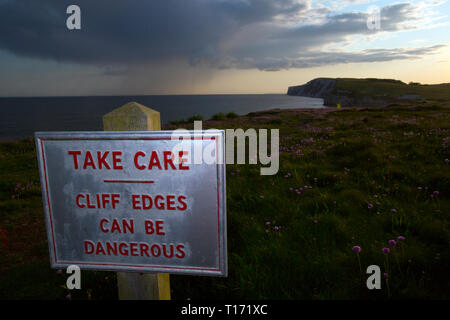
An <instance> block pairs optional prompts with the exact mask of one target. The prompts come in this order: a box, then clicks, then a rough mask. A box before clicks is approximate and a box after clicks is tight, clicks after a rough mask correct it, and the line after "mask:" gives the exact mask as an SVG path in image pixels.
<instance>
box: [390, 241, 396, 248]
mask: <svg viewBox="0 0 450 320" xmlns="http://www.w3.org/2000/svg"><path fill="white" fill-rule="evenodd" d="M396 244H397V242H395V240H389V245H390V246H391V247H395V245H396Z"/></svg>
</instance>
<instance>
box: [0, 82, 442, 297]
mask: <svg viewBox="0 0 450 320" xmlns="http://www.w3.org/2000/svg"><path fill="white" fill-rule="evenodd" d="M344 84H345V83H344ZM392 85H393V86H396V85H397V84H396V83H392ZM399 85H400V84H399ZM402 86H403V85H402ZM406 86H409V85H406ZM414 86H416V85H414ZM342 88H343V90H345V85H344V86H343V87H342ZM361 90H362V89H361ZM395 94H398V92H396V93H395ZM437 94H441V95H442V93H437ZM422 95H423V93H422ZM203 127H204V129H209V128H216V129H226V128H242V129H244V130H245V129H247V128H255V129H258V128H267V129H275V128H276V129H280V170H279V172H278V174H276V175H273V176H261V175H260V174H259V173H260V168H259V165H251V164H247V165H236V164H233V165H227V205H228V208H227V216H228V259H229V261H228V263H229V276H228V277H227V278H212V277H193V276H182V275H171V289H172V298H173V299H230V298H231V299H233V298H236V299H308V300H309V299H411V298H414V299H449V298H450V286H449V283H450V274H449V272H448V270H449V269H450V250H449V248H450V216H449V212H450V193H449V191H450V170H449V169H450V104H449V103H448V102H442V101H439V100H437V101H429V100H424V101H413V102H410V103H409V104H402V105H400V104H398V105H391V106H388V107H384V108H375V107H374V108H341V109H336V108H325V109H316V110H312V109H296V110H270V111H267V112H253V113H251V114H248V115H245V116H232V117H230V116H223V117H222V116H218V117H213V118H212V120H209V121H204V122H203ZM176 128H186V129H193V123H188V122H183V123H177V124H170V125H168V126H166V127H165V128H163V129H167V130H172V129H176ZM247 162H248V161H247ZM0 257H1V258H0V299H21V298H38V299H69V298H70V299H117V287H116V278H115V277H116V276H115V273H113V272H98V271H83V272H82V289H81V290H72V291H69V290H67V289H66V288H65V286H64V285H65V280H66V278H67V275H66V274H65V273H64V271H58V270H52V269H50V266H49V257H48V246H47V237H46V231H45V222H44V213H43V208H42V197H41V190H40V182H39V173H38V169H37V161H36V154H35V147H34V142H33V139H31V138H29V139H24V140H20V141H10V142H2V143H0ZM371 265H377V266H379V267H380V268H381V272H382V274H383V279H382V281H383V282H382V287H381V289H380V290H369V289H368V288H367V286H366V279H367V278H368V276H369V275H367V274H366V269H367V268H368V267H369V266H371Z"/></svg>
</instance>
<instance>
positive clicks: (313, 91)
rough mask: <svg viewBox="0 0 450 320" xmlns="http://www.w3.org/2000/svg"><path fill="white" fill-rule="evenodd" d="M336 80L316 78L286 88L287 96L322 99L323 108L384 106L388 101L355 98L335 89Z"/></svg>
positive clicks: (350, 94)
mask: <svg viewBox="0 0 450 320" xmlns="http://www.w3.org/2000/svg"><path fill="white" fill-rule="evenodd" d="M336 82H337V80H336V79H332V78H316V79H314V80H311V81H309V82H307V83H306V84H304V85H300V86H292V87H289V88H288V91H287V94H288V95H290V96H305V97H311V98H322V99H323V104H324V105H325V106H331V107H336V106H337V104H340V105H341V106H342V107H353V106H380V107H382V106H386V105H388V104H389V101H387V100H385V99H376V98H373V97H369V96H364V97H355V96H354V95H352V92H350V91H345V90H339V89H336Z"/></svg>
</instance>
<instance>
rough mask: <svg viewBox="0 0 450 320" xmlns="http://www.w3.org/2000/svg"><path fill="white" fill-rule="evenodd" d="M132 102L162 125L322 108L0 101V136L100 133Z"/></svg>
mask: <svg viewBox="0 0 450 320" xmlns="http://www.w3.org/2000/svg"><path fill="white" fill-rule="evenodd" d="M131 101H136V102H138V103H140V104H142V105H145V106H147V107H149V108H152V109H154V110H156V111H159V112H160V113H161V123H162V125H166V124H168V123H169V122H170V121H178V120H183V119H188V118H189V117H191V116H194V115H200V116H202V117H203V118H204V119H205V120H207V119H209V118H211V116H212V115H214V114H216V113H219V112H222V113H228V112H235V113H236V114H238V115H245V114H248V113H250V112H255V111H263V110H269V109H297V108H323V107H324V106H323V99H318V98H308V97H297V96H288V95H285V94H204V95H186V94H185V95H140V96H74V97H3V98H0V138H3V139H5V138H6V139H17V138H25V137H30V136H33V135H34V132H36V131H101V130H103V122H102V117H103V115H104V114H106V113H108V112H110V111H112V110H114V109H116V108H119V107H121V106H122V105H124V104H126V103H128V102H131Z"/></svg>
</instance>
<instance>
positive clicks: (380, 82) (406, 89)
mask: <svg viewBox="0 0 450 320" xmlns="http://www.w3.org/2000/svg"><path fill="white" fill-rule="evenodd" d="M336 89H337V90H345V91H350V92H352V94H351V95H354V96H357V97H363V96H370V97H381V98H390V99H394V98H396V97H398V96H401V95H404V94H418V95H420V96H421V97H423V98H425V99H433V100H445V101H449V100H450V84H435V85H408V84H406V83H403V82H401V81H398V80H385V79H354V78H337V83H336Z"/></svg>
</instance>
